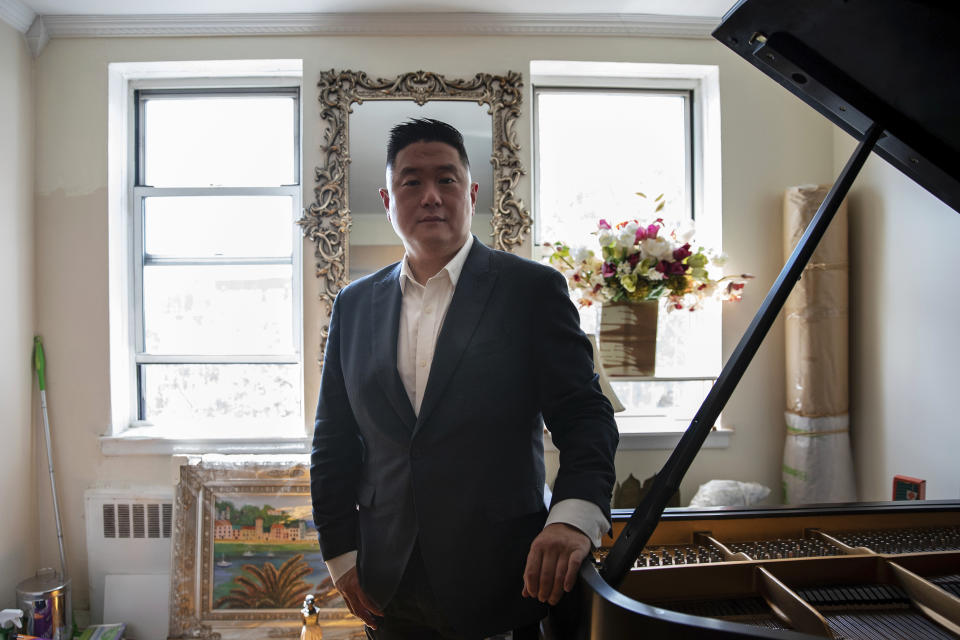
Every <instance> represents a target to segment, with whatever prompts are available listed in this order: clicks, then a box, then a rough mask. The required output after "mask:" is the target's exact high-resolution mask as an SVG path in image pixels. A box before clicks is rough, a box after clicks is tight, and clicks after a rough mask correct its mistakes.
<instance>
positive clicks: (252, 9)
mask: <svg viewBox="0 0 960 640" xmlns="http://www.w3.org/2000/svg"><path fill="white" fill-rule="evenodd" d="M19 1H20V2H22V3H23V4H24V5H26V6H27V7H29V8H30V9H32V10H33V12H34V13H36V14H38V15H41V16H47V15H149V14H238V13H263V14H266V13H366V12H404V13H406V12H477V13H506V14H509V13H537V14H577V13H579V14H584V13H596V14H610V13H613V14H634V15H662V16H698V17H710V18H719V17H720V16H722V15H723V14H724V12H725V11H726V10H727V9H729V8H730V7H731V6H732V5H733V4H734V0H523V1H522V2H518V1H517V0H19Z"/></svg>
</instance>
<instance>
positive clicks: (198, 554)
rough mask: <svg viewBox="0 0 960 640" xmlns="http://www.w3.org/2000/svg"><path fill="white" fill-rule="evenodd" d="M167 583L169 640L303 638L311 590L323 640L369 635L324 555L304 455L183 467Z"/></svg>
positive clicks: (210, 460) (212, 459)
mask: <svg viewBox="0 0 960 640" xmlns="http://www.w3.org/2000/svg"><path fill="white" fill-rule="evenodd" d="M170 582H171V585H170V630H169V636H168V637H169V638H170V639H171V640H172V639H174V638H177V639H180V638H194V639H196V638H205V639H209V640H217V639H220V638H223V639H237V640H246V639H248V638H249V639H253V638H299V637H300V632H301V627H302V626H303V618H302V614H301V608H302V607H303V603H304V599H305V598H306V596H308V595H312V596H313V599H314V607H315V611H314V612H312V613H311V615H310V623H311V624H313V625H316V626H318V627H319V628H320V631H321V633H322V637H323V638H325V639H327V640H337V639H353V638H364V637H366V636H365V635H364V632H363V627H362V623H361V622H360V621H359V620H358V619H357V618H355V617H354V616H352V615H351V614H350V612H349V611H348V610H347V608H346V606H345V605H344V603H343V599H342V598H341V597H340V596H339V594H338V593H337V591H336V589H335V588H334V587H333V583H332V580H331V579H330V576H329V574H328V573H327V569H326V565H325V564H324V562H323V558H322V557H321V555H320V546H319V544H318V543H317V532H316V529H315V528H314V526H313V519H312V516H311V507H310V472H309V461H308V460H307V459H306V456H297V457H282V458H279V457H274V456H260V457H257V458H250V457H244V456H204V457H203V458H202V459H201V460H200V461H199V462H197V463H195V464H187V465H184V466H182V467H181V468H180V482H179V484H178V485H177V493H176V504H175V507H174V536H173V567H172V571H171V578H170ZM308 637H311V636H308ZM317 637H319V636H317Z"/></svg>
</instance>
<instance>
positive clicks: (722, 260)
mask: <svg viewBox="0 0 960 640" xmlns="http://www.w3.org/2000/svg"><path fill="white" fill-rule="evenodd" d="M708 256H709V258H710V264H712V265H713V266H715V267H723V266H724V265H726V264H727V254H725V253H723V252H722V251H721V252H719V253H714V252H712V251H711V252H708Z"/></svg>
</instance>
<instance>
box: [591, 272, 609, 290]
mask: <svg viewBox="0 0 960 640" xmlns="http://www.w3.org/2000/svg"><path fill="white" fill-rule="evenodd" d="M605 282H606V280H604V279H603V274H601V273H597V272H594V274H593V275H592V276H590V286H591V287H595V286H597V285H598V284H599V285H602V284H604V283H605Z"/></svg>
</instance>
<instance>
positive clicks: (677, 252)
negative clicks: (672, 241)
mask: <svg viewBox="0 0 960 640" xmlns="http://www.w3.org/2000/svg"><path fill="white" fill-rule="evenodd" d="M691 255H692V254H691V252H690V243H689V242H688V243H687V244H685V245H683V246H682V247H680V248H679V249H674V250H673V259H674V260H683V259H684V258H689V257H690V256H691Z"/></svg>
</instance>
